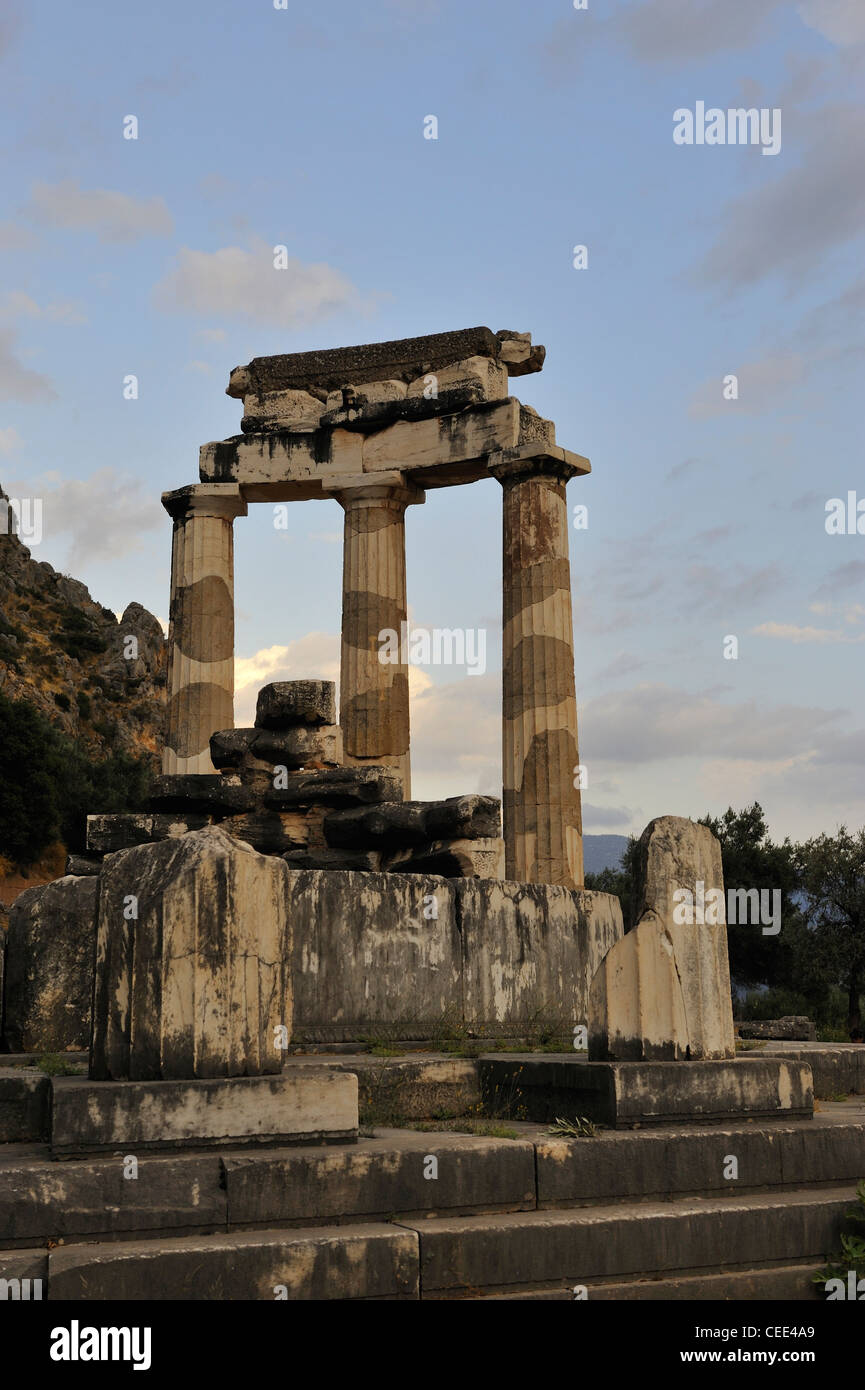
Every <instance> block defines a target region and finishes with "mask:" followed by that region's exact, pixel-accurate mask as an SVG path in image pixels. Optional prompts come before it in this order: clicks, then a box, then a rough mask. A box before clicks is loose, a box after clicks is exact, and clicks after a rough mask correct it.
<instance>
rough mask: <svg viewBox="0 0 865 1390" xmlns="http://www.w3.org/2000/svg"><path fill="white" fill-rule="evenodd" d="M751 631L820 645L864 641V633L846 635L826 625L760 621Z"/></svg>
mask: <svg viewBox="0 0 865 1390" xmlns="http://www.w3.org/2000/svg"><path fill="white" fill-rule="evenodd" d="M751 632H752V634H753V635H754V636H756V637H777V638H779V639H780V641H782V642H796V643H797V644H798V643H802V642H818V643H820V644H821V645H826V644H835V643H837V642H865V635H863V636H862V637H848V636H847V634H846V633H845V632H841V631H840V629H837V628H827V627H795V626H794V625H793V624H792V623H761V624H760V626H759V627H752V628H751Z"/></svg>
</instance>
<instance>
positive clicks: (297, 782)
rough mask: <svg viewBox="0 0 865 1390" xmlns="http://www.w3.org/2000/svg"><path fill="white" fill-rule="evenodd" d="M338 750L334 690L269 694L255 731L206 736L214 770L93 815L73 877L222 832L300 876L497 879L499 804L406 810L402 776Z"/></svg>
mask: <svg viewBox="0 0 865 1390" xmlns="http://www.w3.org/2000/svg"><path fill="white" fill-rule="evenodd" d="M342 743H343V731H342V729H341V728H340V727H339V726H338V725H337V724H336V692H335V688H334V685H333V683H332V682H330V681H287V682H277V683H275V684H272V685H267V686H265V687H264V688H263V689H262V691H261V692H260V694H259V698H258V705H257V709H256V717H255V724H254V726H253V727H252V728H248V729H223V730H219V731H217V732H216V733H214V734H213V735H212V737H211V739H210V757H211V759H212V762H213V765H214V767H216V768H218V769H219V771H217V772H215V773H209V774H206V773H198V774H195V775H183V774H179V775H176V776H163V777H160V778H158V779H157V781H156V783H155V785H154V787H153V790H152V794H151V798H150V807H149V809H148V810H147V811H144V812H135V813H125V814H120V815H103V816H90V817H89V818H88V828H87V850H88V853H87V854H86V855H84V856H80V855H76V856H75V857H74V862H72V861H70V864H69V865H68V868H69V871H70V872H73V871H74V872H75V873H78V874H98V873H99V872H100V868H101V862H102V857H103V856H104V855H105V854H113V853H116V852H117V851H119V850H125V849H130V848H132V847H133V846H135V845H140V844H149V843H158V842H160V841H163V840H174V839H178V838H180V837H182V836H184V835H187V834H189V833H190V832H195V831H199V830H203V829H206V828H207V827H208V826H211V825H219V826H221V827H222V828H223V829H224V830H226V831H227V832H228V833H229V834H231V835H234V836H236V837H237V838H238V839H239V840H244V841H246V842H247V843H248V844H250V845H252V847H253V848H254V849H256V850H258V851H259V853H261V854H272V855H274V854H278V855H283V856H284V858H285V860H286V863H287V864H288V865H289V866H290V867H291V868H296V869H355V870H366V871H369V872H379V871H383V872H386V871H393V872H402V873H426V874H442V875H444V876H446V877H450V878H475V877H480V878H501V877H502V876H503V875H504V841H503V840H502V839H501V828H500V804H499V802H498V801H497V800H496V799H495V798H493V797H483V796H464V797H451V798H449V799H448V800H445V801H433V802H418V801H411V802H409V801H404V799H403V780H402V772H401V769H399V768H397V767H393V766H380V765H378V764H374V763H372V764H369V763H368V764H366V765H361V766H348V767H346V766H343V765H342V758H343V753H342Z"/></svg>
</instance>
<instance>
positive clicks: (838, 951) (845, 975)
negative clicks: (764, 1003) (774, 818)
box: [796, 825, 865, 1039]
mask: <svg viewBox="0 0 865 1390" xmlns="http://www.w3.org/2000/svg"><path fill="white" fill-rule="evenodd" d="M796 865H797V869H798V871H799V880H800V885H801V889H802V892H803V895H804V898H805V904H806V912H807V916H808V919H809V922H810V924H811V927H812V932H811V947H812V951H813V954H814V956H815V959H816V962H817V964H818V965H820V966H822V967H823V968H824V969H825V970H826V971H827V972H831V974H832V975H833V976H834V978H835V979H836V980H837V981H838V982H839V983H840V984H841V985H842V987H843V989H844V990H845V992H846V995H847V1025H848V1027H849V1030H850V1036H851V1038H854V1039H855V1038H857V1037H858V1038H861V1037H862V1008H861V998H860V996H861V993H862V990H863V988H865V830H859V831H857V832H856V833H855V834H850V832H849V831H848V830H847V828H846V826H843V825H842V826H841V827H840V829H839V830H838V832H837V834H835V835H825V834H824V835H818V836H817V837H816V838H815V839H811V840H808V841H806V843H805V844H803V845H799V846H798V847H797V851H796Z"/></svg>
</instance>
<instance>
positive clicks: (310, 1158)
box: [0, 1130, 536, 1274]
mask: <svg viewBox="0 0 865 1390" xmlns="http://www.w3.org/2000/svg"><path fill="white" fill-rule="evenodd" d="M4 1150H5V1151H4ZM130 1158H135V1162H134V1164H130V1161H129V1160H130ZM430 1159H433V1160H435V1162H434V1163H431V1162H430V1161H429V1160H430ZM535 1205H536V1189H535V1151H534V1144H533V1143H532V1142H531V1140H530V1139H528V1138H526V1139H525V1140H523V1141H518V1140H517V1141H515V1140H511V1139H492V1138H478V1137H475V1136H473V1135H462V1134H426V1133H418V1132H416V1131H412V1130H393V1131H389V1132H387V1133H386V1134H384V1135H382V1136H381V1137H379V1138H376V1139H361V1140H360V1141H359V1142H358V1143H357V1144H356V1145H350V1146H332V1147H330V1146H327V1147H324V1146H321V1147H320V1146H312V1145H309V1146H300V1147H292V1148H283V1149H267V1150H262V1151H250V1150H232V1151H229V1152H220V1153H213V1152H210V1153H203V1152H199V1153H178V1154H171V1155H168V1154H166V1155H157V1154H148V1153H144V1154H141V1153H139V1154H138V1155H137V1157H136V1154H135V1149H134V1148H133V1149H132V1150H131V1151H130V1150H120V1151H118V1152H117V1154H116V1155H112V1156H111V1157H105V1156H102V1157H100V1158H98V1159H97V1158H89V1159H79V1160H75V1161H70V1162H64V1163H57V1162H54V1161H52V1160H51V1158H50V1157H49V1155H48V1151H47V1149H46V1148H45V1147H44V1146H42V1147H36V1146H29V1147H28V1146H25V1145H20V1146H18V1145H7V1146H0V1249H2V1248H3V1247H9V1248H14V1247H23V1246H29V1245H34V1244H36V1243H38V1242H39V1241H43V1240H62V1241H65V1242H67V1243H70V1242H80V1241H89V1240H94V1239H99V1240H110V1241H114V1240H123V1239H129V1238H131V1237H136V1236H139V1235H141V1236H143V1235H148V1236H154V1237H155V1236H159V1235H173V1234H175V1233H180V1232H187V1233H192V1232H196V1231H197V1232H199V1233H202V1234H204V1233H207V1232H219V1231H223V1232H226V1231H228V1230H229V1229H232V1230H238V1229H241V1228H248V1227H253V1226H261V1227H275V1226H282V1225H285V1226H290V1225H291V1226H302V1225H306V1226H309V1225H318V1224H329V1223H332V1222H335V1221H340V1222H343V1221H370V1220H373V1219H375V1220H381V1219H387V1218H389V1217H390V1216H392V1215H394V1214H395V1213H402V1214H404V1215H424V1214H426V1213H431V1214H441V1213H444V1212H449V1213H457V1212H460V1213H467V1212H485V1211H513V1210H530V1209H532V1208H534V1207H535ZM2 1265H3V1257H2V1255H0V1274H2Z"/></svg>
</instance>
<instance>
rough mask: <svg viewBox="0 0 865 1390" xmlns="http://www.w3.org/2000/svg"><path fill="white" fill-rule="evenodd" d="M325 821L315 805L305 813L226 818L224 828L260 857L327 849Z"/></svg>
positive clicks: (250, 813) (267, 812)
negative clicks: (291, 851)
mask: <svg viewBox="0 0 865 1390" xmlns="http://www.w3.org/2000/svg"><path fill="white" fill-rule="evenodd" d="M323 819H324V811H323V810H322V809H321V808H318V807H315V806H312V807H309V808H307V809H303V810H301V809H297V808H295V809H294V810H290V811H276V810H268V809H265V810H256V811H248V812H247V813H246V814H245V815H242V816H228V817H226V819H225V820H224V821H222V822H221V825H222V828H223V829H224V830H226V831H227V832H228V834H229V835H235V836H236V837H237V839H238V840H244V841H245V842H246V843H247V844H249V845H252V847H253V849H257V850H258V852H259V854H284V853H285V852H286V850H293V849H299V850H318V849H325V848H326V841H325V838H324V831H323V830H322V821H323Z"/></svg>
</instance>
